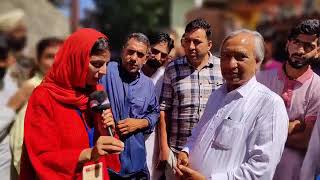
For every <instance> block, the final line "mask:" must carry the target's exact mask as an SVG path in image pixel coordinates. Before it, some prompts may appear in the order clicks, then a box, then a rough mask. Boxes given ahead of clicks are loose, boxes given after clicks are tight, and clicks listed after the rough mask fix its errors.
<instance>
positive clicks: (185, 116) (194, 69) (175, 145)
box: [159, 19, 222, 179]
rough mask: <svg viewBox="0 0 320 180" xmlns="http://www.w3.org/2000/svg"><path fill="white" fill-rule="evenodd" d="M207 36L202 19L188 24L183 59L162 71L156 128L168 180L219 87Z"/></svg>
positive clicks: (208, 28)
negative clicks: (158, 116)
mask: <svg viewBox="0 0 320 180" xmlns="http://www.w3.org/2000/svg"><path fill="white" fill-rule="evenodd" d="M210 36H211V26H210V24H208V23H207V22H206V21H205V20H203V19H195V20H193V21H191V22H190V23H189V24H188V25H187V26H186V29H185V34H184V38H183V40H182V46H183V48H184V51H185V53H186V56H184V57H181V58H178V59H176V60H174V61H172V62H171V63H170V64H169V65H168V66H167V68H166V70H165V74H164V80H163V86H162V92H161V97H160V108H161V112H160V124H159V128H160V160H162V161H167V162H168V165H169V166H167V167H168V168H167V170H168V171H167V170H166V178H167V179H173V178H174V177H173V176H172V175H173V174H172V173H171V172H173V171H172V168H173V167H174V166H175V165H176V162H175V154H177V153H179V151H180V150H181V149H182V147H183V146H184V145H185V143H186V140H187V137H189V136H190V135H191V130H192V129H193V128H194V127H195V125H196V124H197V123H198V121H199V119H200V117H201V115H202V114H203V110H204V108H205V106H206V103H207V100H208V98H209V96H210V94H211V92H212V91H213V90H214V89H217V88H218V87H219V86H220V85H221V84H222V75H221V72H220V64H219V63H220V60H219V58H217V57H215V56H213V55H212V54H211V53H210V49H211V47H212V41H211V40H210ZM166 129H168V132H167V131H166Z"/></svg>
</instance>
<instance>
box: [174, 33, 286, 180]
mask: <svg viewBox="0 0 320 180" xmlns="http://www.w3.org/2000/svg"><path fill="white" fill-rule="evenodd" d="M263 56H264V45H263V38H262V36H261V35H260V34H259V33H258V32H255V31H249V30H239V31H235V32H233V33H231V34H230V35H228V36H227V37H226V39H225V40H224V41H223V43H222V47H221V71H222V76H223V77H224V79H225V81H226V83H225V84H224V85H223V86H221V87H220V88H219V89H217V90H216V91H214V92H213V93H212V94H211V96H210V98H209V100H208V103H207V107H206V109H205V112H204V114H203V116H202V118H201V120H200V121H199V124H198V125H197V127H196V128H195V129H194V130H193V131H192V136H191V137H190V138H189V139H188V142H187V144H186V146H185V147H184V149H183V150H182V152H181V153H179V155H178V164H177V172H178V173H179V174H180V175H181V176H183V177H184V178H186V179H193V180H198V179H218V180H231V179H246V180H250V179H259V180H271V179H272V177H273V174H274V171H275V169H276V166H277V164H278V162H279V160H280V157H281V154H282V151H283V148H284V143H285V141H286V138H287V127H288V115H287V112H286V108H285V105H284V103H283V101H282V99H281V98H280V97H279V96H278V95H277V94H275V93H274V92H272V91H271V90H269V89H268V88H267V87H265V86H264V85H262V84H260V83H259V82H257V80H256V78H255V73H256V70H257V68H258V67H259V64H260V63H261V61H262V59H263Z"/></svg>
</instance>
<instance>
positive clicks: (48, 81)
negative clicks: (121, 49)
mask: <svg viewBox="0 0 320 180" xmlns="http://www.w3.org/2000/svg"><path fill="white" fill-rule="evenodd" d="M99 38H106V39H108V38H107V37H106V36H105V35H104V34H102V33H100V32H98V31H96V30H94V29H89V28H84V29H80V30H78V31H77V32H75V33H73V34H72V35H70V36H69V37H68V39H67V40H66V41H65V42H64V43H63V45H62V47H60V49H59V51H58V53H57V55H56V57H55V62H54V64H53V66H52V68H51V69H50V71H49V72H48V73H47V75H46V76H45V77H44V80H43V82H42V83H41V86H45V87H47V88H48V89H49V93H50V95H51V96H52V97H54V98H55V99H56V100H57V101H59V102H61V103H63V104H68V105H73V106H76V107H78V108H79V109H81V110H84V109H86V107H87V102H88V95H87V94H86V92H85V91H84V90H85V86H86V77H87V74H88V69H89V61H90V52H91V48H92V47H93V45H94V43H95V42H96V41H97V40H98V39H99Z"/></svg>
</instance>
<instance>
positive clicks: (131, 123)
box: [117, 118, 149, 135]
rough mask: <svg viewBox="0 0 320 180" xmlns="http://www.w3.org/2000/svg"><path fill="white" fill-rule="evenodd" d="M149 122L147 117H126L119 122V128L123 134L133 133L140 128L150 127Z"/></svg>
mask: <svg viewBox="0 0 320 180" xmlns="http://www.w3.org/2000/svg"><path fill="white" fill-rule="evenodd" d="M148 125H149V122H148V120H146V119H134V118H126V119H124V120H121V121H119V122H118V125H117V128H118V129H119V131H120V134H121V135H127V134H129V133H133V132H135V131H137V130H139V129H143V128H146V127H148Z"/></svg>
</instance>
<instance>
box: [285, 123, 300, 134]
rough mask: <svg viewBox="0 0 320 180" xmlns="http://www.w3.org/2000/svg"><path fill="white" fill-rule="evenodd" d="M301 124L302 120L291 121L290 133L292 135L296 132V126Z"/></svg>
mask: <svg viewBox="0 0 320 180" xmlns="http://www.w3.org/2000/svg"><path fill="white" fill-rule="evenodd" d="M300 124H301V121H299V120H293V121H290V122H289V128H288V135H291V134H292V133H294V130H295V128H296V126H299V125H300Z"/></svg>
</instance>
